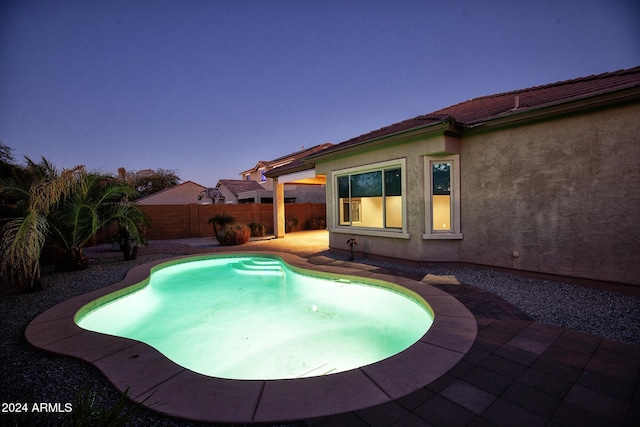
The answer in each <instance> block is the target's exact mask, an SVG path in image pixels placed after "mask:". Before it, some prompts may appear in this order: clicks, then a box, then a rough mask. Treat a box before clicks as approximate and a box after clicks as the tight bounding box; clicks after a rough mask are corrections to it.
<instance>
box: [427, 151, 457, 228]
mask: <svg viewBox="0 0 640 427" xmlns="http://www.w3.org/2000/svg"><path fill="white" fill-rule="evenodd" d="M438 161H450V162H451V168H452V172H451V181H452V182H451V192H452V193H453V197H452V204H453V206H452V213H451V226H452V229H451V230H450V231H434V230H433V228H432V222H433V221H432V215H433V212H432V210H431V189H432V182H431V180H432V177H433V175H432V173H431V163H432V162H438ZM424 181H425V183H424V189H425V197H424V200H425V221H424V229H425V232H424V233H423V234H422V239H423V240H460V239H462V237H463V235H462V233H461V232H460V155H458V154H455V155H452V156H424Z"/></svg>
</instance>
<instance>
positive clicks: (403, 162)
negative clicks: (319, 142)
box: [329, 158, 410, 239]
mask: <svg viewBox="0 0 640 427" xmlns="http://www.w3.org/2000/svg"><path fill="white" fill-rule="evenodd" d="M392 167H400V170H401V172H402V173H401V174H400V179H401V181H400V182H401V185H402V229H397V228H396V229H392V228H368V227H358V226H353V225H340V218H339V217H340V214H339V206H338V176H342V175H346V174H353V173H366V172H371V171H376V170H382V169H389V168H392ZM329 175H330V178H331V183H332V185H333V189H334V191H333V199H334V200H333V201H332V204H333V207H332V209H333V210H334V214H333V220H332V226H331V228H330V229H329V231H330V232H332V233H341V234H356V235H361V236H378V237H390V238H396V239H409V237H410V236H409V232H408V231H407V159H406V158H400V159H394V160H387V161H385V162H379V163H371V164H367V165H362V166H354V167H350V168H346V169H339V170H335V171H331V172H330V174H329Z"/></svg>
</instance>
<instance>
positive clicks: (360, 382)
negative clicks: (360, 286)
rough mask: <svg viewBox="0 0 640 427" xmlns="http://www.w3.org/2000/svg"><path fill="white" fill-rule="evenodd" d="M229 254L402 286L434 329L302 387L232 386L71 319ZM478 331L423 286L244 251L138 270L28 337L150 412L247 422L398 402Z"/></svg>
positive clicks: (47, 318) (440, 371) (51, 314)
mask: <svg viewBox="0 0 640 427" xmlns="http://www.w3.org/2000/svg"><path fill="white" fill-rule="evenodd" d="M229 254H232V255H234V256H242V255H259V256H265V255H268V256H273V257H279V258H281V259H282V260H283V261H285V262H286V263H287V264H289V265H291V266H293V267H296V268H302V269H306V270H311V271H318V272H323V273H330V274H337V275H348V276H356V277H365V278H370V279H376V280H382V281H386V282H390V283H393V284H395V285H399V286H400V287H403V288H406V289H408V290H410V291H413V292H415V293H416V294H418V295H420V296H421V297H422V298H424V299H425V300H426V301H427V303H428V304H429V305H430V306H431V308H432V310H433V312H434V313H435V316H434V322H433V325H432V326H431V328H430V329H429V330H428V331H427V332H426V333H425V334H424V335H423V336H422V337H421V338H420V340H418V341H417V342H416V343H415V344H413V345H412V346H410V347H409V348H407V349H406V350H404V351H402V352H400V353H398V354H396V355H394V356H392V357H389V358H387V359H384V360H381V361H379V362H376V363H373V364H370V365H366V366H362V367H360V368H357V369H352V370H349V371H345V372H340V373H335V374H330V375H325V376H319V377H309V378H300V379H285V380H230V379H222V378H215V377H209V376H205V375H202V374H198V373H196V372H193V371H190V370H188V369H186V368H184V367H182V366H180V365H177V364H176V363H174V362H172V361H171V360H169V359H168V358H166V357H165V356H164V355H163V354H162V353H160V352H159V351H157V350H156V349H154V348H153V347H151V346H149V345H147V344H144V343H141V342H138V341H134V340H130V339H126V338H121V337H114V336H109V335H104V334H100V333H96V332H91V331H87V330H84V329H82V328H80V327H79V326H77V325H76V323H75V321H74V317H75V314H76V312H77V311H78V310H79V309H80V308H82V307H83V306H85V305H86V304H88V303H90V302H91V301H93V300H95V299H97V298H100V297H102V296H104V295H107V294H110V293H112V292H115V291H118V290H121V289H124V288H126V287H128V286H131V285H134V284H137V283H139V282H142V281H144V280H146V279H147V278H148V277H149V274H150V272H151V269H152V268H153V267H154V266H156V265H158V264H163V263H167V262H172V261H178V260H182V259H188V258H199V257H200V258H201V257H203V256H220V255H229ZM345 264H346V263H345ZM477 331H478V327H477V323H476V320H475V317H474V316H473V314H471V312H470V311H469V310H468V309H467V308H466V307H465V306H464V305H463V304H462V303H460V302H459V301H458V300H457V299H455V298H454V297H452V296H451V295H449V294H447V293H446V292H444V291H442V290H440V289H437V288H435V287H433V286H431V285H428V284H426V283H424V282H419V281H416V280H411V279H407V278H403V277H398V276H392V275H387V274H380V273H377V272H375V271H372V270H361V269H356V268H353V267H349V266H348V265H343V266H333V265H317V264H311V263H309V262H308V261H307V259H305V258H302V257H299V256H297V255H294V254H290V253H281V252H264V251H258V252H256V251H244V252H232V253H221V252H216V253H211V254H201V255H196V256H194V255H188V256H179V257H172V258H167V259H163V260H158V261H154V262H150V263H146V264H143V265H140V266H137V267H134V268H132V269H131V270H129V272H128V273H127V275H126V277H125V278H124V279H123V280H122V281H120V282H117V283H115V284H113V285H110V286H107V287H104V288H101V289H98V290H96V291H93V292H89V293H87V294H84V295H80V296H77V297H75V298H72V299H70V300H67V301H65V302H62V303H60V304H58V305H56V306H54V307H52V308H50V309H49V310H47V311H45V312H44V313H42V314H40V315H39V316H37V317H36V318H35V319H34V320H33V321H31V322H30V323H29V325H28V326H27V328H26V330H25V337H26V339H27V341H28V342H29V343H30V344H31V345H33V346H35V347H37V348H40V349H43V350H46V351H49V352H53V353H57V354H63V355H67V356H72V357H75V358H78V359H81V360H84V361H86V362H88V363H90V364H92V365H93V366H95V367H96V368H98V369H99V370H100V371H101V372H102V373H103V374H104V375H105V377H106V378H107V379H108V380H109V382H111V384H112V385H113V386H114V387H115V388H116V389H118V390H119V391H120V392H124V391H125V390H127V389H129V398H130V399H131V400H133V401H135V402H141V403H142V404H143V405H144V406H145V407H147V408H149V409H151V410H153V411H156V412H159V413H162V414H166V415H169V416H173V417H178V418H184V419H188V420H193V421H204V422H219V423H245V424H250V423H275V422H287V421H297V420H302V419H308V418H315V417H321V416H326V415H333V414H339V413H344V412H351V411H355V410H359V409H364V408H368V407H371V406H375V405H379V404H383V403H387V402H390V401H393V400H396V399H399V398H401V397H403V396H405V395H407V394H410V393H412V392H414V391H417V390H419V389H421V388H423V387H424V386H426V385H427V384H429V383H431V382H432V381H434V380H436V379H437V378H439V377H440V376H442V375H444V374H445V373H446V372H447V371H449V370H450V369H451V368H453V367H454V366H455V365H456V364H457V363H458V362H459V361H460V359H462V357H463V356H464V355H465V354H466V353H467V352H468V351H469V349H470V348H471V346H472V345H473V343H474V341H475V339H476V336H477Z"/></svg>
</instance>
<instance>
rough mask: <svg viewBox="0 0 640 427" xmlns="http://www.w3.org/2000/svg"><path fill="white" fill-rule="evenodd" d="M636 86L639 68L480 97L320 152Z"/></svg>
mask: <svg viewBox="0 0 640 427" xmlns="http://www.w3.org/2000/svg"><path fill="white" fill-rule="evenodd" d="M637 86H640V67H635V68H630V69H627V70H619V71H614V72H609V73H604V74H598V75H592V76H588V77H581V78H577V79H572V80H565V81H561V82H557V83H550V84H546V85H542V86H536V87H531V88H527V89H520V90H515V91H511V92H504V93H498V94H495V95H488V96H483V97H479V98H474V99H470V100H468V101H464V102H461V103H459V104H455V105H452V106H450V107H446V108H443V109H441V110H437V111H434V112H432V113H429V114H425V115H421V116H417V117H414V118H412V119H408V120H404V121H401V122H398V123H394V124H392V125H389V126H385V127H383V128H380V129H377V130H374V131H372V132H368V133H366V134H363V135H360V136H357V137H354V138H351V139H349V140H347V141H344V142H341V143H340V144H337V145H335V146H333V147H332V148H329V149H328V150H325V151H323V153H322V154H325V153H330V152H332V151H334V150H336V151H337V150H340V149H342V148H346V147H349V146H351V145H356V144H359V143H363V142H367V141H370V140H374V139H379V138H382V137H385V136H389V135H393V134H395V133H398V132H404V131H408V130H412V129H417V128H421V127H426V126H431V125H435V124H438V123H442V122H445V121H454V122H456V123H458V124H460V125H462V126H468V127H470V126H474V125H477V124H480V123H483V122H486V121H488V120H491V119H496V118H499V117H505V116H508V115H511V114H515V113H520V112H523V111H527V110H533V109H536V108H541V107H546V106H551V105H557V104H562V103H565V102H570V101H575V100H578V99H584V98H588V97H592V96H596V95H601V94H605V93H610V92H615V91H618V90H622V89H627V88H631V87H637Z"/></svg>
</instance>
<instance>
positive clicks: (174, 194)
mask: <svg viewBox="0 0 640 427" xmlns="http://www.w3.org/2000/svg"><path fill="white" fill-rule="evenodd" d="M188 187H191V189H188ZM205 189H206V187H205V186H203V185H200V184H198V183H196V182H193V181H185V182H182V183H180V184H176V185H173V186H171V187H169V188H165V189H164V190H160V191H157V192H155V193H153V194H149V195H148V196H144V197H140V198H139V199H137V200H136V201H135V203H137V204H141V205H144V204H153V203H150V202H152V201H153V199H162V200H163V201H164V202H173V203H177V204H182V203H197V201H198V200H197V196H198V194H199V192H200V191H203V190H205ZM195 192H197V193H195ZM193 194H195V197H193V201H192V200H191V198H192V197H191V196H192V195H193ZM156 204H157V203H156Z"/></svg>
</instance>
